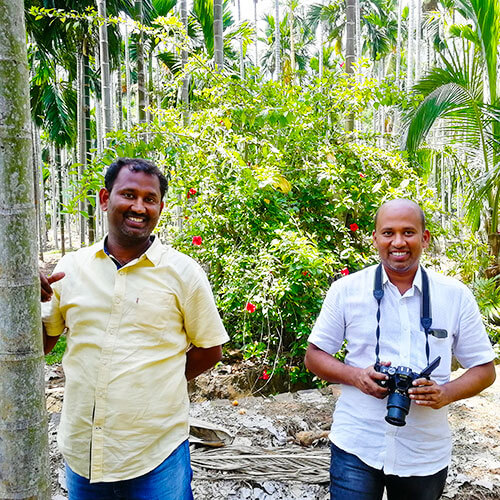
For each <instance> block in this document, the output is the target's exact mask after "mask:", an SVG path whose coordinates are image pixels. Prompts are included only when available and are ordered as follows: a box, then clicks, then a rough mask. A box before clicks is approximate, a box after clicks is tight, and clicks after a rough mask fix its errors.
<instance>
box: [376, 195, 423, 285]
mask: <svg viewBox="0 0 500 500" xmlns="http://www.w3.org/2000/svg"><path fill="white" fill-rule="evenodd" d="M429 240H430V233H429V231H428V230H427V229H424V228H423V223H422V216H421V212H420V210H419V208H418V205H416V204H414V203H413V202H411V201H409V200H393V201H391V202H388V203H386V204H385V205H383V206H382V207H381V208H380V210H379V212H378V215H377V225H376V227H375V231H373V244H374V245H375V248H376V249H377V250H378V253H379V256H380V260H381V261H382V264H383V265H384V268H385V271H386V272H387V275H388V277H389V279H391V281H392V279H393V278H395V279H398V280H401V279H406V278H407V279H408V280H409V283H410V284H411V283H412V282H413V278H414V276H415V273H416V272H417V269H418V265H419V261H420V255H421V254H422V250H423V249H424V248H427V247H428V246H429Z"/></svg>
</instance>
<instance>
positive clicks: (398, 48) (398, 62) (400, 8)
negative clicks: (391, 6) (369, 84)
mask: <svg viewBox="0 0 500 500" xmlns="http://www.w3.org/2000/svg"><path fill="white" fill-rule="evenodd" d="M402 11H403V4H402V2H398V34H397V38H396V75H395V81H396V88H397V89H399V88H400V78H399V77H400V75H399V74H400V72H401V47H402V44H401V17H402Z"/></svg>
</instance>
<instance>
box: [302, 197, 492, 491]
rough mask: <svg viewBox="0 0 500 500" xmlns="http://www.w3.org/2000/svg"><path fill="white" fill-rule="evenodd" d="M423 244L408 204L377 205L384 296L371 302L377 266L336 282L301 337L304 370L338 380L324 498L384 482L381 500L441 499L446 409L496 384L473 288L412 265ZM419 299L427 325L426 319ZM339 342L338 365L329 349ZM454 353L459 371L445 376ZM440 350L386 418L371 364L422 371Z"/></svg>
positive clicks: (424, 234) (447, 450)
mask: <svg viewBox="0 0 500 500" xmlns="http://www.w3.org/2000/svg"><path fill="white" fill-rule="evenodd" d="M429 240H430V233H429V231H428V230H427V229H426V228H425V218H424V214H423V212H422V210H421V209H420V207H419V206H418V205H417V204H416V203H414V202H412V201H410V200H403V199H398V200H392V201H389V202H387V203H385V204H384V205H382V206H381V207H380V208H379V210H378V212H377V215H376V216H375V230H374V231H373V242H374V245H375V247H376V248H377V250H378V253H379V256H380V260H381V266H380V270H381V272H380V271H379V273H380V274H379V276H380V282H379V283H378V287H379V288H380V290H382V293H381V294H380V295H378V299H377V298H375V296H374V288H377V287H376V286H375V285H376V283H375V275H376V270H377V268H378V267H379V266H372V267H369V268H367V269H364V270H362V271H359V272H357V273H355V274H352V275H349V276H347V277H344V278H342V279H341V280H338V281H336V282H335V283H333V285H332V287H331V288H330V290H329V292H328V294H327V297H326V299H325V302H324V304H323V307H322V310H321V313H320V315H319V317H318V320H317V322H316V324H315V326H314V328H313V331H312V333H311V335H310V337H309V342H310V344H309V347H308V350H307V353H306V360H305V361H306V366H307V368H308V369H309V370H310V371H312V372H313V373H315V374H316V375H318V376H319V377H321V378H322V379H324V380H327V381H328V382H336V383H341V384H342V394H341V396H340V398H339V400H338V402H337V405H336V409H335V413H334V418H333V425H332V430H331V433H330V440H331V442H332V444H331V446H332V461H331V468H330V479H331V484H330V493H331V498H332V499H335V500H344V499H345V500H377V499H381V498H382V495H383V491H384V488H386V489H387V494H388V498H389V500H403V499H408V500H435V499H437V498H439V497H440V496H441V493H442V491H443V488H444V484H445V481H446V475H447V467H448V464H449V461H450V456H451V433H450V429H449V426H448V419H447V407H448V405H449V404H450V403H452V402H453V401H457V400H459V399H463V398H468V397H471V396H474V395H475V394H477V393H479V392H480V391H481V390H483V389H484V388H486V387H488V386H489V385H491V384H492V383H493V382H494V380H495V368H494V365H493V361H492V360H493V359H494V352H493V350H492V348H491V345H490V343H489V340H488V336H487V334H486V332H485V329H484V326H483V324H482V322H481V317H480V314H479V310H478V307H477V304H476V302H475V300H474V298H473V296H472V294H471V293H470V291H469V290H468V289H467V287H466V286H465V285H463V284H462V283H460V282H458V281H457V280H454V279H453V278H449V277H446V276H443V275H440V274H438V273H435V272H432V271H425V270H423V268H422V267H421V266H420V255H421V253H422V250H423V249H424V248H426V247H427V246H428V244H429ZM426 287H427V289H428V292H425V291H424V290H425V289H426ZM426 295H427V297H428V298H429V299H428V302H429V304H430V307H429V309H430V311H429V314H426V315H425V316H426V317H427V316H430V318H431V325H429V324H426V323H425V319H424V312H423V306H422V304H423V303H425V300H426V299H425V296H426ZM422 325H424V326H422ZM344 340H346V341H347V355H346V358H345V362H344V363H342V362H341V361H339V360H337V359H336V358H334V357H333V356H332V354H334V353H336V352H337V351H338V350H339V349H340V348H341V347H342V344H343V342H344ZM452 353H453V354H454V355H455V356H456V358H457V359H458V360H459V362H460V363H461V364H462V366H464V367H465V368H466V369H467V370H466V371H465V372H464V373H463V375H461V376H460V377H458V378H456V379H455V380H453V381H450V370H451V357H452ZM438 356H440V357H441V361H440V364H439V366H438V367H437V368H435V369H434V370H433V372H432V374H431V377H432V379H431V380H428V379H426V378H418V379H417V380H415V381H414V382H413V384H412V385H411V386H410V388H409V389H408V391H407V393H406V394H407V396H408V397H409V399H410V401H411V404H410V408H409V413H408V415H407V416H405V415H404V414H402V421H403V422H404V423H403V424H402V422H399V426H397V425H391V424H390V423H388V422H387V421H386V420H385V418H384V417H386V416H387V399H385V398H386V396H387V395H388V393H389V392H391V393H392V394H394V391H393V390H392V389H391V390H390V391H389V390H388V389H387V388H385V387H382V386H381V385H380V383H381V382H382V383H383V384H384V383H385V382H383V381H384V380H388V379H389V377H388V376H387V375H386V374H384V373H381V372H380V371H376V370H375V368H374V364H375V362H376V361H378V360H385V361H381V364H382V365H385V366H386V367H388V366H389V365H391V366H392V367H394V368H396V367H398V366H402V367H407V368H410V369H411V370H412V371H413V372H414V373H415V374H420V373H421V372H422V371H423V369H424V368H425V367H426V366H427V365H429V362H432V360H434V359H435V358H437V357H438ZM393 380H394V378H392V379H391V381H393ZM406 400H408V398H406ZM398 411H400V410H398Z"/></svg>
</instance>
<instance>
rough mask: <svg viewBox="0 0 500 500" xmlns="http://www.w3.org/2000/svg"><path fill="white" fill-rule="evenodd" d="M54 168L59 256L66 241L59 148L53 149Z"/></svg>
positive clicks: (62, 253)
mask: <svg viewBox="0 0 500 500" xmlns="http://www.w3.org/2000/svg"><path fill="white" fill-rule="evenodd" d="M54 168H55V170H56V172H57V192H58V198H59V203H58V207H57V211H58V213H59V231H60V234H61V256H63V255H64V254H65V253H66V241H65V234H64V229H65V227H64V212H63V208H64V199H63V192H64V190H63V166H62V162H61V150H60V148H59V146H56V147H55V157H54Z"/></svg>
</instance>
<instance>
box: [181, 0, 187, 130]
mask: <svg viewBox="0 0 500 500" xmlns="http://www.w3.org/2000/svg"><path fill="white" fill-rule="evenodd" d="M181 22H182V26H183V27H184V30H185V32H186V37H187V30H188V15H187V0H181ZM185 43H186V40H184V41H183V43H182V46H183V47H182V51H181V61H182V71H183V72H184V71H185V69H186V65H187V62H188V51H187V49H186V48H185ZM181 106H182V110H183V111H182V121H183V123H184V126H185V127H187V125H188V124H189V75H188V74H186V73H184V77H183V78H182V90H181Z"/></svg>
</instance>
